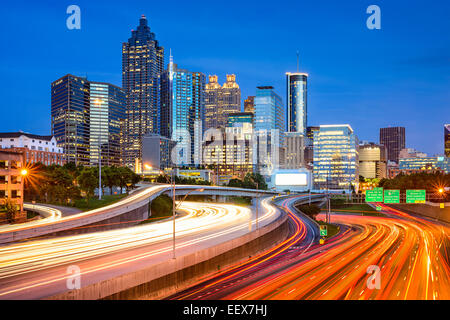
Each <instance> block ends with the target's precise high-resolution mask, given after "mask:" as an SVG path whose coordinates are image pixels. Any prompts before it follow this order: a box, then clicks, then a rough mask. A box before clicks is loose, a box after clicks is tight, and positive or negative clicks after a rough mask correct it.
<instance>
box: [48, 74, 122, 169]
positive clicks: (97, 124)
mask: <svg viewBox="0 0 450 320" xmlns="http://www.w3.org/2000/svg"><path fill="white" fill-rule="evenodd" d="M51 103H52V108H51V122H52V135H54V136H55V139H56V142H57V144H58V147H61V148H63V152H64V158H65V159H64V160H65V161H67V162H74V163H75V164H77V165H86V166H88V165H91V166H93V165H97V164H98V161H99V156H100V155H101V159H102V160H101V161H102V164H104V165H120V164H121V155H122V154H121V148H120V128H121V124H122V123H123V121H124V118H125V93H124V91H123V90H122V88H120V87H117V86H115V85H112V84H109V83H104V82H95V81H88V80H87V79H86V78H82V77H76V76H73V75H70V74H68V75H66V76H64V77H62V78H60V79H58V80H56V81H54V82H53V83H52V85H51Z"/></svg>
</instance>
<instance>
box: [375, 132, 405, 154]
mask: <svg viewBox="0 0 450 320" xmlns="http://www.w3.org/2000/svg"><path fill="white" fill-rule="evenodd" d="M380 144H382V145H384V146H385V147H386V151H387V157H386V158H387V160H388V161H395V162H396V163H398V159H399V154H400V151H401V150H403V149H404V148H405V127H388V128H380Z"/></svg>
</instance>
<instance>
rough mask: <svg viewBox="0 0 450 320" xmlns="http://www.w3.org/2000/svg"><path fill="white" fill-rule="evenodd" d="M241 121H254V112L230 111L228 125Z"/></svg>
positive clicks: (231, 125) (232, 125)
mask: <svg viewBox="0 0 450 320" xmlns="http://www.w3.org/2000/svg"><path fill="white" fill-rule="evenodd" d="M241 123H250V124H252V123H253V113H252V112H236V113H230V115H229V116H228V122H227V127H234V126H235V124H238V125H239V124H241Z"/></svg>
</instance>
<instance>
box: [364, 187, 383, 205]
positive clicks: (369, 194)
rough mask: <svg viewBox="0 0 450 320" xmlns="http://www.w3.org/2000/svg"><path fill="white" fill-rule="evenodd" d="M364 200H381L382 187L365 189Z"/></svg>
mask: <svg viewBox="0 0 450 320" xmlns="http://www.w3.org/2000/svg"><path fill="white" fill-rule="evenodd" d="M366 202H383V188H373V190H366Z"/></svg>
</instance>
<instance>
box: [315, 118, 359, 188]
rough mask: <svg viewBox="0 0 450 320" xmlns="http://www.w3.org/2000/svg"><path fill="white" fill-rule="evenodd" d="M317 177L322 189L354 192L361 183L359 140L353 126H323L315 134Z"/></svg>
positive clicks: (317, 185) (316, 182) (316, 180)
mask: <svg viewBox="0 0 450 320" xmlns="http://www.w3.org/2000/svg"><path fill="white" fill-rule="evenodd" d="M313 174H314V185H315V186H316V188H319V189H350V184H355V183H356V182H358V178H359V154H358V138H357V136H356V135H355V133H354V132H353V129H352V128H351V127H350V125H348V124H343V125H321V126H320V129H319V131H316V132H314V171H313Z"/></svg>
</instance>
